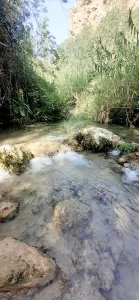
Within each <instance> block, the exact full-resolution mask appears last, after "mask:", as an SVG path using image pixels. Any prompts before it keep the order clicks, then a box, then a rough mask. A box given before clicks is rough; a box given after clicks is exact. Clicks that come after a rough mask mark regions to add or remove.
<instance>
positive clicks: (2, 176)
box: [0, 169, 10, 182]
mask: <svg viewBox="0 0 139 300" xmlns="http://www.w3.org/2000/svg"><path fill="white" fill-rule="evenodd" d="M8 178H10V174H9V172H8V171H6V170H4V169H0V182H3V181H4V180H6V179H8Z"/></svg>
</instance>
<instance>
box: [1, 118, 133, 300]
mask: <svg viewBox="0 0 139 300" xmlns="http://www.w3.org/2000/svg"><path fill="white" fill-rule="evenodd" d="M76 125H77V124H76ZM76 125H75V124H74V126H73V124H72V126H71V127H70V129H68V130H65V124H64V125H63V124H59V125H57V124H55V125H52V127H51V126H49V130H48V128H45V127H42V125H41V127H39V126H40V125H38V127H35V128H33V127H32V128H31V129H29V131H28V132H27V133H25V134H24V133H23V134H22V135H21V132H20V134H19V135H18V134H17V136H16V135H15V133H10V134H9V135H8V134H7V137H6V138H5V141H7V142H6V144H9V143H10V142H11V143H12V144H17V143H19V144H20V143H21V142H23V141H25V143H26V144H28V143H30V141H34V142H36V141H38V139H39V140H44V139H46V138H48V137H49V136H53V137H54V136H57V137H58V135H59V136H63V135H64V134H65V135H68V134H70V132H71V131H72V130H73V128H74V129H75V127H76ZM82 125H83V123H82ZM77 127H78V126H77ZM80 127H81V123H80ZM63 128H64V129H63ZM5 141H4V138H3V140H2V143H5ZM112 159H113V158H110V159H109V158H107V159H106V158H105V157H104V155H103V154H92V153H83V154H77V153H75V152H73V151H68V152H67V153H64V154H63V153H58V154H56V155H54V156H53V157H52V158H48V157H44V156H43V157H40V158H37V159H33V160H32V161H31V163H30V166H29V168H28V170H27V171H26V172H25V173H24V174H23V175H21V176H17V177H16V176H15V177H11V178H9V179H7V180H5V181H4V183H1V184H0V192H1V194H3V195H5V196H6V197H7V196H9V197H12V198H13V197H15V198H18V199H19V200H20V203H21V204H20V212H19V214H18V215H17V217H16V218H15V219H14V220H12V221H10V222H9V223H3V224H0V239H3V238H5V237H8V236H13V237H15V238H18V239H20V240H21V241H24V242H26V243H28V244H30V245H33V246H35V247H38V248H39V249H41V251H44V252H45V253H48V254H49V255H50V256H51V257H52V258H54V259H55V261H56V264H57V266H58V272H57V275H56V278H55V279H54V281H53V282H52V283H51V284H50V285H49V286H43V287H41V288H37V287H36V288H34V289H30V290H20V291H19V292H17V291H16V292H15V291H13V292H10V293H1V294H0V299H2V300H9V299H10V300H32V299H33V300H138V299H139V186H138V185H137V184H136V183H135V182H134V183H135V184H132V183H131V182H130V184H127V182H125V181H124V179H123V177H122V175H120V174H117V173H114V171H112V169H111V162H112ZM126 172H127V171H126ZM126 172H125V174H123V176H129V174H130V179H131V177H132V179H133V178H134V176H132V175H133V174H131V173H129V172H127V173H126ZM126 178H127V177H126ZM70 199H75V200H76V201H78V202H80V203H83V204H84V205H86V206H87V207H89V208H90V210H91V214H90V215H88V218H87V219H86V220H82V219H81V220H80V222H77V223H76V220H74V225H73V226H72V227H71V228H70V229H69V230H68V231H66V229H65V230H64V231H62V232H59V231H58V229H57V228H56V227H55V226H54V222H53V211H54V208H55V206H56V204H57V203H59V202H61V201H63V200H69V201H70Z"/></svg>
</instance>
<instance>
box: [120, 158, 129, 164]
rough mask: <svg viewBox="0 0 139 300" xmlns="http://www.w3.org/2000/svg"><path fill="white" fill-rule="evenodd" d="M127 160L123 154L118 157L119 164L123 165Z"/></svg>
mask: <svg viewBox="0 0 139 300" xmlns="http://www.w3.org/2000/svg"><path fill="white" fill-rule="evenodd" d="M126 162H127V158H126V157H125V156H123V157H120V158H119V164H121V165H123V164H124V163H126Z"/></svg>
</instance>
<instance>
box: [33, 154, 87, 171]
mask: <svg viewBox="0 0 139 300" xmlns="http://www.w3.org/2000/svg"><path fill="white" fill-rule="evenodd" d="M65 162H70V163H71V164H72V165H75V166H86V167H89V168H90V167H92V162H91V161H89V160H88V159H87V158H86V157H85V156H84V155H82V154H78V153H76V152H74V151H68V152H66V153H63V152H59V153H57V154H55V155H54V156H53V157H52V158H50V157H48V156H40V157H37V158H33V159H32V160H31V161H30V165H29V169H31V170H32V171H33V172H40V171H41V170H42V169H44V168H46V167H47V166H50V165H52V164H58V165H59V164H65Z"/></svg>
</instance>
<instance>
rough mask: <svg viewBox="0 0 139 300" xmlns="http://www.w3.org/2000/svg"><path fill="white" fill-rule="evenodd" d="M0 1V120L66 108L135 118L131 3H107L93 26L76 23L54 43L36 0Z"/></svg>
mask: <svg viewBox="0 0 139 300" xmlns="http://www.w3.org/2000/svg"><path fill="white" fill-rule="evenodd" d="M63 2H66V1H65V0H63ZM0 5H1V7H0V8H1V9H0V126H5V127H7V126H16V125H20V126H26V124H28V123H30V122H36V121H38V122H46V121H57V120H60V119H62V118H65V117H66V116H67V115H68V113H69V111H70V112H71V113H72V116H74V117H75V118H76V117H79V118H80V117H83V118H84V119H87V120H92V121H97V122H100V123H118V124H127V125H128V126H131V127H132V126H133V125H136V124H138V123H139V31H138V30H139V21H138V13H139V11H138V10H134V11H133V12H132V11H129V12H128V11H127V12H125V13H123V12H121V11H119V10H118V9H115V10H113V11H112V12H110V13H108V14H107V16H106V17H105V18H104V19H103V21H102V22H101V23H100V26H99V27H98V28H97V30H96V31H93V30H92V29H89V28H84V30H83V31H82V32H81V33H80V34H79V35H78V36H77V37H76V38H69V39H67V40H66V41H65V42H64V43H63V44H62V45H60V46H58V47H57V48H56V44H55V40H54V38H53V36H52V35H51V34H50V32H49V30H48V20H47V14H46V15H45V17H44V19H43V20H42V21H41V22H40V19H41V18H40V16H41V15H40V14H41V13H42V11H43V12H45V7H44V1H43V0H39V1H36V0H31V1H30V2H29V3H28V2H27V1H26V0H23V1H20V0H17V1H15V0H11V1H10V4H9V1H8V0H1V4H0ZM43 15H44V13H43ZM33 19H35V22H36V31H35V32H34V31H33V29H32V25H30V23H31V21H32V20H33Z"/></svg>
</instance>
